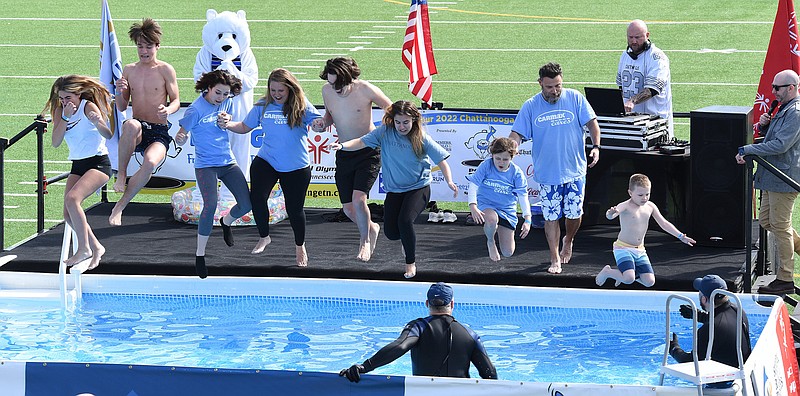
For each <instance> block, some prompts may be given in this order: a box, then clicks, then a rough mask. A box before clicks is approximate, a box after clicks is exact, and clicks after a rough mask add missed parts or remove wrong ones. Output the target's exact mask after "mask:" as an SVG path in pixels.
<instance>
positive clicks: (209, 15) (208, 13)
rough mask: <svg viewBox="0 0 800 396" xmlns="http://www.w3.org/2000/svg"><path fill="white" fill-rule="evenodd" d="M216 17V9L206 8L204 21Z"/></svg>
mask: <svg viewBox="0 0 800 396" xmlns="http://www.w3.org/2000/svg"><path fill="white" fill-rule="evenodd" d="M216 17H217V10H214V9H208V10H207V11H206V21H210V20H212V19H214V18H216Z"/></svg>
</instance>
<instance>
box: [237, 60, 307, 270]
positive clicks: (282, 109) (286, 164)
mask: <svg viewBox="0 0 800 396" xmlns="http://www.w3.org/2000/svg"><path fill="white" fill-rule="evenodd" d="M267 86H268V89H269V90H268V92H267V94H265V95H264V97H262V98H261V99H260V100H259V101H258V102H257V103H256V104H255V105H254V106H253V109H252V110H250V113H248V114H247V117H246V118H245V119H244V121H241V122H230V116H226V117H225V118H224V119H223V120H222V122H223V123H225V125H227V128H228V129H230V130H231V131H234V132H237V133H247V132H250V131H251V130H252V129H254V128H256V127H258V126H261V131H262V133H263V138H262V143H261V149H259V150H258V154H257V155H256V158H255V159H253V163H252V164H251V165H250V183H251V185H250V187H251V191H250V201H251V202H252V203H253V218H254V219H255V220H256V226H258V234H259V235H260V236H261V239H259V241H258V243H256V246H255V247H254V248H253V251H252V253H253V254H258V253H261V252H263V251H264V249H265V248H266V247H267V245H269V243H270V242H271V241H272V240H271V239H270V237H269V209H268V208H267V198H269V194H270V193H271V192H272V189H273V187H275V183H277V182H278V181H279V180H280V183H281V189H283V195H284V197H285V198H286V213H287V214H288V215H289V223H290V224H291V225H292V231H293V232H294V243H295V259H296V262H297V265H298V266H300V267H305V266H307V265H308V254H307V253H306V245H305V237H306V214H305V211H304V210H303V206H304V205H305V202H306V192H307V191H308V185H309V183H311V160H310V158H309V156H308V127H309V125H311V124H312V123H319V124H321V123H322V118H321V117H322V115H320V113H319V112H318V111H317V109H316V108H314V106H313V105H312V104H311V103H309V102H308V100H306V96H305V94H304V93H303V88H302V87H300V83H299V82H298V81H297V78H295V76H294V75H293V74H292V73H290V72H289V71H288V70H286V69H275V70H273V71H272V73H270V75H269V79H268V80H267ZM254 138H257V136H254Z"/></svg>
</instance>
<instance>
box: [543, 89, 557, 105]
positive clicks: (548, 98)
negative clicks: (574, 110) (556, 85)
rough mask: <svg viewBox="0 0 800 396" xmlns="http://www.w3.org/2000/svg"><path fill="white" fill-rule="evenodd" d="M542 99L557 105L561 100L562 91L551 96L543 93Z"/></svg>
mask: <svg viewBox="0 0 800 396" xmlns="http://www.w3.org/2000/svg"><path fill="white" fill-rule="evenodd" d="M542 97H543V98H544V100H545V101H547V103H550V104H556V102H558V100H559V99H561V91H558V92H556V93H555V94H554V95H550V94H548V93H547V92H545V91H542Z"/></svg>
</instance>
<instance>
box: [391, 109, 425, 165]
mask: <svg viewBox="0 0 800 396" xmlns="http://www.w3.org/2000/svg"><path fill="white" fill-rule="evenodd" d="M398 115H405V116H409V117H411V120H412V121H413V125H412V126H411V130H410V131H409V132H408V135H406V136H408V140H410V141H411V148H412V149H414V154H416V155H417V157H420V158H422V156H423V155H425V152H424V150H423V148H422V142H423V141H424V140H425V131H423V130H422V125H423V124H422V115H421V114H420V112H419V109H417V106H415V105H414V103H411V102H409V101H406V100H398V101H397V102H394V103H392V104H391V105H390V106H389V107H387V108H386V113H385V114H384V115H383V123H384V124H385V125H388V126H390V127H392V128H393V129H394V118H395V117H396V116H398Z"/></svg>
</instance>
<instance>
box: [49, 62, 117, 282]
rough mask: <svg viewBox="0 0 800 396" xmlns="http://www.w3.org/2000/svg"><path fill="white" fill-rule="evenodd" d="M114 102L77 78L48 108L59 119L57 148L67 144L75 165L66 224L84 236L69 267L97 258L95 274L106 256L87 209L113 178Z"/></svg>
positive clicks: (60, 82) (68, 80)
mask: <svg viewBox="0 0 800 396" xmlns="http://www.w3.org/2000/svg"><path fill="white" fill-rule="evenodd" d="M110 103H111V95H110V94H109V93H108V90H107V89H106V88H105V87H104V86H103V85H102V84H100V83H99V82H97V81H96V80H94V79H92V78H90V77H86V76H79V75H75V74H72V75H68V76H62V77H59V78H57V79H56V81H55V82H54V83H53V87H52V88H51V89H50V98H49V99H48V100H47V105H46V106H45V108H48V107H49V108H50V115H51V116H52V118H53V147H58V146H60V145H61V143H62V142H64V141H66V142H67V146H69V159H70V160H72V169H71V170H70V172H69V177H67V185H66V187H65V188H64V221H65V222H66V223H67V224H69V226H70V227H72V229H73V230H75V233H76V234H77V235H78V240H77V241H76V242H77V245H78V249H77V250H76V251H75V254H73V255H72V256H71V257H69V258H68V259H67V260H65V261H64V262H65V263H66V264H67V265H75V264H78V263H80V262H81V261H84V260H87V259H89V258H91V261H90V262H89V267H88V269H92V268H95V267H97V266H98V265H99V264H100V258H101V257H102V256H103V253H105V252H106V249H105V248H104V247H103V245H101V244H100V241H98V240H97V237H96V236H95V235H94V232H92V228H91V227H89V223H88V222H87V221H86V214H85V213H84V211H83V207H81V204H82V203H83V200H84V199H86V197H88V196H89V195H91V194H92V193H93V192H95V191H97V189H98V188H100V187H102V186H103V185H104V184H106V183H107V182H108V178H109V177H110V176H111V161H109V159H108V149H107V148H106V139H110V138H111V135H113V131H111V129H110V128H109V127H108V114H109V112H110V111H111V105H110Z"/></svg>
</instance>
